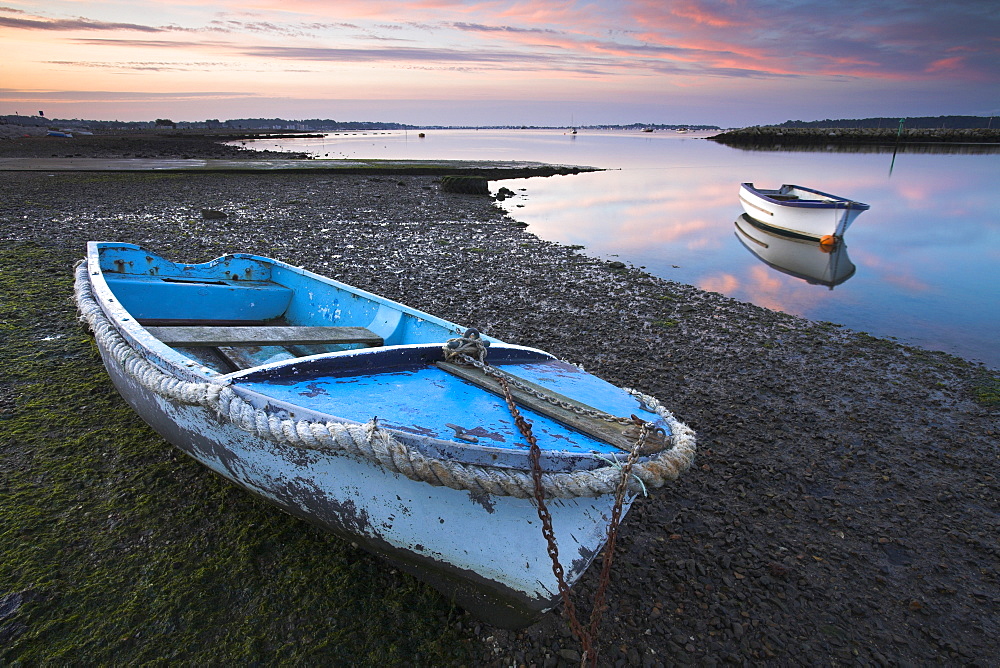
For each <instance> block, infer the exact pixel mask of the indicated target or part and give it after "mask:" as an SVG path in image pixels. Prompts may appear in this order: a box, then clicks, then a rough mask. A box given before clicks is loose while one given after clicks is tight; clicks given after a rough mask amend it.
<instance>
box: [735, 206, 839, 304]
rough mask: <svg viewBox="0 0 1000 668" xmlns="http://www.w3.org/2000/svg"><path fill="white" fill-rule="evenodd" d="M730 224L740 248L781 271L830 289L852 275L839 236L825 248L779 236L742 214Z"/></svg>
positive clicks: (813, 242) (817, 244) (812, 242)
mask: <svg viewBox="0 0 1000 668" xmlns="http://www.w3.org/2000/svg"><path fill="white" fill-rule="evenodd" d="M734 225H735V228H736V238H737V239H739V240H740V243H742V244H743V247H744V248H746V249H747V250H748V251H750V252H751V253H753V254H754V255H755V256H756V257H757V259H758V260H760V261H761V262H763V263H764V264H766V265H767V266H769V267H771V268H772V269H777V270H778V271H780V272H782V273H783V274H788V275H789V276H794V277H795V278H801V279H802V280H804V281H806V282H808V283H812V284H813V285H825V286H827V287H829V288H830V289H831V290H832V289H833V288H834V286H837V285H840V284H841V283H843V282H844V281H846V280H847V279H849V278H850V277H851V276H853V275H854V271H855V266H854V263H853V262H851V258H849V257H848V256H847V244H846V243H844V241H843V239H841V240H840V241H839V242H838V243H837V244H836V245H835V246H833V247H832V248H829V247H826V246H823V245H821V244H819V243H818V242H816V241H806V240H804V239H793V238H790V237H785V236H781V235H778V234H774V233H771V232H768V231H766V230H763V229H761V228H760V227H758V226H757V225H754V224H753V219H752V218H750V217H749V216H747V215H746V214H743V215H741V216H740V217H739V218H737V219H736V222H735V223H734Z"/></svg>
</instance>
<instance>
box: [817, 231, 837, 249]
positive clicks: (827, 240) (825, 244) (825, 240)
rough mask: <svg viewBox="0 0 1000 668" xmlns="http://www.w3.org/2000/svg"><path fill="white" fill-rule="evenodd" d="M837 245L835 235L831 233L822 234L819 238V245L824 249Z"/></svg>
mask: <svg viewBox="0 0 1000 668" xmlns="http://www.w3.org/2000/svg"><path fill="white" fill-rule="evenodd" d="M836 245H837V237H835V236H833V235H832V234H824V235H823V236H821V237H820V238H819V247H820V248H821V249H823V250H825V251H830V250H832V249H833V247H834V246H836Z"/></svg>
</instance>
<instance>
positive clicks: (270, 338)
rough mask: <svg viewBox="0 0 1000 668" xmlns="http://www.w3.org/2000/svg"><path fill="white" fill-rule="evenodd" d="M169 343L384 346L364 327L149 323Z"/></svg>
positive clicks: (197, 344) (154, 333) (160, 338)
mask: <svg viewBox="0 0 1000 668" xmlns="http://www.w3.org/2000/svg"><path fill="white" fill-rule="evenodd" d="M147 330H148V331H149V333H150V334H152V335H153V336H155V337H156V338H158V339H159V340H160V341H163V342H164V343H166V344H167V345H170V346H195V347H197V346H211V347H218V346H291V345H308V344H343V343H361V344H365V345H369V346H381V345H382V344H383V341H382V337H380V336H379V335H377V334H375V333H374V332H372V331H371V330H369V329H367V328H365V327H290V326H267V327H195V326H183V327H147Z"/></svg>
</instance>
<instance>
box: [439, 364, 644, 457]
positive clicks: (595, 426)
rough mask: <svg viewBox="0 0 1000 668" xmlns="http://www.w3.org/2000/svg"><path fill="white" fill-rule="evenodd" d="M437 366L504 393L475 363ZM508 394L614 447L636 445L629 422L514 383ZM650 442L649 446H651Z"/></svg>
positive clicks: (541, 389)
mask: <svg viewBox="0 0 1000 668" xmlns="http://www.w3.org/2000/svg"><path fill="white" fill-rule="evenodd" d="M435 364H436V365H437V367H438V368H439V369H441V370H443V371H447V372H448V373H450V374H453V375H455V376H458V377H459V378H461V379H462V380H465V381H468V382H470V383H472V384H474V385H476V386H477V387H481V388H482V389H484V390H487V391H489V392H492V393H493V394H496V395H499V396H501V397H503V388H502V387H501V386H500V382H499V381H498V380H496V379H495V378H493V377H492V376H489V375H487V374H485V373H484V372H482V371H480V370H479V369H477V368H476V367H472V366H463V365H461V364H453V363H452V362H435ZM506 375H507V376H508V377H509V378H516V380H517V382H519V383H522V384H523V385H526V386H528V387H530V388H531V389H532V390H534V391H536V392H540V393H542V394H544V395H547V396H549V397H552V398H553V399H557V400H559V401H563V402H566V403H568V404H570V405H572V406H576V407H577V408H581V409H584V410H587V411H592V412H594V413H597V414H599V415H602V416H606V417H609V418H611V417H613V416H611V415H610V414H609V413H606V412H605V411H601V410H598V409H596V408H593V407H592V406H588V405H587V404H583V403H580V402H579V401H576V400H575V399H571V398H570V397H567V396H564V395H562V394H559V393H558V392H553V391H552V390H550V389H549V388H547V387H543V386H541V385H538V384H536V383H532V382H531V381H528V380H525V379H524V378H520V377H515V376H513V375H512V374H506ZM509 387H510V391H511V396H512V397H513V399H514V403H516V404H517V405H518V406H521V407H523V408H527V409H529V410H532V411H535V412H536V413H540V414H542V415H545V416H547V417H550V418H552V419H553V420H557V421H558V422H561V423H562V424H564V425H566V426H567V427H569V428H571V429H575V430H576V431H579V432H581V433H583V434H586V435H587V436H590V437H592V438H596V439H598V440H600V441H603V442H604V443H607V444H609V445H613V446H614V447H616V448H619V449H621V450H625V451H631V450H632V448H633V447H634V446H635V442H636V436H629V435H628V434H627V433H626V432H633V433H634V432H635V430H636V428H635V426H634V425H632V424H622V423H620V422H609V421H608V420H605V419H604V418H602V417H592V416H586V415H580V414H579V413H576V412H574V411H572V410H569V409H566V408H563V407H561V406H557V405H555V404H553V403H550V402H548V401H545V400H544V399H539V398H538V397H536V396H534V395H532V394H529V393H527V392H524V391H522V390H519V389H517V388H516V387H514V386H513V385H510V386H509ZM658 440H659V442H662V439H656V438H655V437H654V438H651V439H649V441H647V443H646V447H645V448H644V449H643V451H644V452H649V451H650V450H654V449H656V448H655V442H656V441H658ZM651 446H652V447H651Z"/></svg>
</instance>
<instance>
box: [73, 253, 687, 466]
mask: <svg viewBox="0 0 1000 668" xmlns="http://www.w3.org/2000/svg"><path fill="white" fill-rule="evenodd" d="M87 246H88V248H87V277H88V280H89V282H90V285H91V288H92V290H93V292H94V297H95V301H96V302H97V304H98V305H99V307H100V308H101V310H102V311H103V312H104V314H105V316H106V317H107V320H108V322H109V323H110V324H111V325H112V326H113V327H114V328H115V330H116V331H117V332H118V333H119V334H120V335H121V336H122V337H123V338H124V339H125V341H126V342H127V343H128V345H129V346H130V347H131V348H132V349H133V350H134V351H136V354H137V355H139V356H140V357H143V358H144V359H146V360H147V361H149V362H150V363H151V364H153V365H154V366H156V367H157V368H159V369H160V370H161V371H163V372H164V373H166V374H167V375H170V376H173V377H176V378H178V379H181V380H187V381H193V382H197V383H204V382H208V383H211V384H214V385H218V386H221V387H228V388H230V389H231V390H232V391H233V392H235V393H236V394H237V395H238V396H240V398H242V399H243V400H245V401H247V402H248V403H250V404H252V405H254V407H255V408H258V409H262V410H264V411H266V412H271V411H273V412H274V413H275V414H278V415H280V414H289V415H294V416H295V419H296V420H302V419H306V420H314V421H318V422H332V423H340V424H345V425H358V424H361V423H359V422H356V421H353V420H349V419H346V418H342V417H339V416H336V415H332V414H329V413H324V412H320V411H314V410H310V409H308V408H306V407H304V406H301V405H299V404H291V403H286V402H282V401H280V400H277V399H274V398H273V397H269V396H267V395H264V394H262V393H258V392H255V391H254V390H252V389H250V388H246V387H241V386H240V384H239V381H240V380H242V379H246V378H247V377H248V376H251V375H252V374H267V373H280V372H281V371H282V370H289V369H291V368H293V367H296V366H303V365H317V364H322V363H323V362H324V361H331V362H333V360H337V359H341V358H344V361H345V362H346V361H347V359H351V358H357V357H359V356H365V355H388V354H392V353H393V352H394V351H404V350H427V351H428V352H434V351H440V350H441V347H442V344H443V342H441V343H430V344H399V345H390V346H379V347H375V348H362V349H353V350H344V351H336V352H328V353H320V354H317V355H311V356H307V357H298V358H292V359H286V360H279V361H275V362H270V363H265V364H262V365H259V366H255V367H251V368H249V369H243V370H239V371H234V372H231V373H225V374H223V373H220V372H218V371H216V370H214V369H211V368H209V367H207V366H204V365H203V364H201V363H199V362H198V361H197V360H194V359H192V358H190V357H188V356H186V355H184V354H183V353H180V352H177V351H176V350H174V349H173V348H171V347H170V346H168V345H167V344H165V343H163V342H162V341H160V340H159V339H157V338H156V337H154V336H153V335H152V334H151V333H150V332H149V331H148V329H147V328H146V327H145V326H144V325H142V324H141V323H140V322H139V321H138V319H137V318H135V317H134V316H133V315H132V314H131V313H130V312H129V311H128V310H127V309H126V308H125V307H124V306H123V305H122V304H121V302H120V301H119V300H118V297H117V295H116V294H115V292H114V291H113V290H112V288H111V286H109V285H108V282H107V280H106V278H105V272H104V271H103V270H102V269H101V268H100V252H101V249H102V248H118V249H127V250H134V251H137V252H141V253H143V254H145V255H151V256H155V257H157V258H158V259H161V260H163V261H164V262H167V263H169V264H171V265H173V266H176V267H178V268H184V269H187V268H197V269H210V268H212V267H214V266H216V265H218V264H220V263H222V262H224V261H225V260H226V259H228V258H238V259H251V260H254V261H262V262H264V263H265V264H269V265H281V266H282V267H283V268H287V269H290V270H293V271H295V272H296V273H299V274H301V275H304V276H306V277H312V278H315V279H318V280H320V281H324V282H328V283H331V284H333V285H335V286H337V287H342V288H344V289H347V290H350V291H351V292H353V293H356V294H359V295H360V296H362V297H371V298H372V299H373V301H375V302H376V303H378V304H384V305H387V306H390V307H393V308H399V309H400V310H402V311H403V312H406V313H411V314H413V315H416V316H417V317H422V318H424V317H425V316H426V317H425V319H426V320H428V321H431V322H435V323H437V324H440V325H443V326H445V327H447V328H452V329H453V331H454V332H456V334H457V333H459V332H461V331H462V328H460V327H459V326H458V325H455V324H454V323H449V322H448V321H445V320H443V319H441V318H438V317H436V316H433V315H430V314H425V313H423V312H421V311H418V310H417V309H413V308H411V307H408V306H405V305H403V304H400V303H398V302H393V301H392V300H389V299H386V298H384V297H380V296H378V295H374V294H372V293H367V292H365V291H363V290H360V289H357V288H353V287H352V286H349V285H347V284H344V283H341V282H339V281H335V280H333V279H329V278H326V277H323V276H320V275H318V274H314V273H313V272H309V271H308V270H305V269H302V268H298V267H293V266H291V265H288V264H286V263H283V262H281V261H278V260H271V259H269V258H265V257H262V256H257V255H250V254H243V253H239V254H227V255H224V256H221V257H219V258H216V259H213V260H211V261H208V262H204V263H197V264H188V263H176V262H172V261H170V260H166V259H165V258H162V256H157V255H155V254H154V253H149V252H148V251H146V250H145V249H143V248H142V247H140V246H138V245H136V244H129V243H117V242H88V244H87ZM95 267H96V270H95ZM108 273H110V274H112V275H116V274H117V272H108ZM133 275H138V276H143V274H133ZM161 277H162V275H161ZM484 338H485V339H487V340H489V341H490V343H491V344H492V345H493V346H495V350H497V351H498V352H499V351H509V352H512V353H513V352H524V353H529V355H530V356H532V357H536V359H537V361H545V360H546V359H548V360H551V361H558V360H557V358H556V357H555V356H553V355H551V354H550V353H547V352H545V351H542V350H538V349H535V348H529V347H525V346H517V345H514V344H506V343H503V342H501V341H499V340H497V339H493V338H491V337H484ZM436 356H441V357H443V355H441V354H440V353H438V355H436ZM334 363H335V362H334ZM619 389H620V388H619ZM658 426H661V427H664V428H665V429H666V431H667V433H668V435H669V434H670V431H671V430H670V428H669V426H668V425H666V424H659V425H658ZM380 429H383V430H384V431H386V432H388V433H391V434H392V435H393V437H394V438H396V439H398V440H400V441H401V442H405V443H406V444H407V445H409V446H411V447H415V448H417V449H418V450H419V451H421V452H423V453H425V454H427V455H429V456H432V457H440V458H442V459H446V460H449V461H454V462H458V463H463V464H469V465H479V466H489V467H496V468H507V469H514V470H518V471H528V470H530V462H529V459H528V450H527V449H526V448H525V449H524V450H523V451H521V450H514V449H511V448H495V447H490V446H483V445H478V444H473V443H468V444H466V443H459V442H457V441H450V440H445V439H439V438H434V437H429V436H423V435H417V434H413V433H410V432H405V431H401V430H398V429H391V428H388V427H380ZM615 452H620V451H617V450H616V451H615ZM615 452H603V453H602V452H596V451H595V452H594V453H591V452H585V451H575V452H574V451H565V450H545V449H543V450H542V463H543V465H545V468H546V470H547V471H548V472H552V473H557V472H572V471H588V470H595V469H599V468H602V467H605V466H607V458H608V457H615V456H616V455H615ZM597 455H599V456H597ZM602 458H604V459H602ZM647 459H649V457H645V456H644V457H640V459H639V461H646V460H647ZM504 460H507V461H504Z"/></svg>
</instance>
